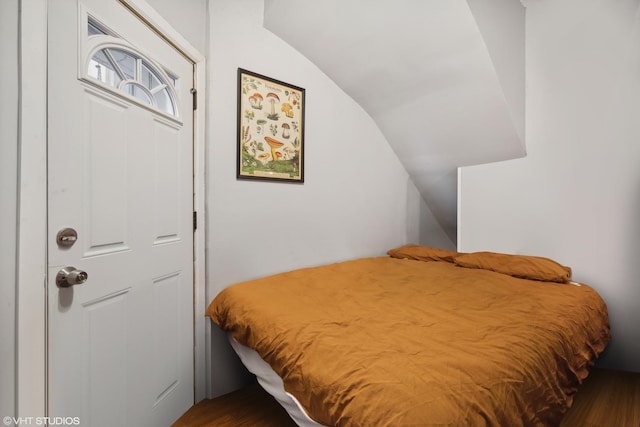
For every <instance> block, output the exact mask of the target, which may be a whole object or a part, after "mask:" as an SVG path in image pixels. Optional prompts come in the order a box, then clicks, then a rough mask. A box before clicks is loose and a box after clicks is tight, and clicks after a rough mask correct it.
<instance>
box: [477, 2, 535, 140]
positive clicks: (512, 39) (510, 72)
mask: <svg viewBox="0 0 640 427" xmlns="http://www.w3.org/2000/svg"><path fill="white" fill-rule="evenodd" d="M467 4H468V5H469V9H471V13H472V14H473V17H474V18H475V20H476V24H477V25H478V28H479V29H480V33H481V34H482V38H483V39H484V42H485V45H486V46H487V50H488V51H489V55H490V56H491V60H492V61H493V66H494V68H495V70H496V74H497V75H498V80H500V86H501V87H502V92H503V94H504V97H505V99H506V100H507V103H508V104H509V110H510V113H511V120H512V121H513V125H514V127H515V128H516V130H517V132H518V136H519V137H520V140H521V141H522V144H523V145H524V104H525V99H524V96H525V91H524V84H525V81H524V75H525V72H524V38H525V32H524V23H525V8H524V6H523V5H522V3H520V2H519V1H515V0H467Z"/></svg>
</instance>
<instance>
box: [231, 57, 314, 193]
mask: <svg viewBox="0 0 640 427" xmlns="http://www.w3.org/2000/svg"><path fill="white" fill-rule="evenodd" d="M304 92H305V90H304V89H302V88H300V87H297V86H293V85H291V84H288V83H284V82H281V81H279V80H275V79H272V78H269V77H266V76H263V75H260V74H256V73H253V72H251V71H247V70H243V69H242V68H238V156H237V167H238V173H237V178H238V179H258V180H272V181H288V182H300V183H303V182H304Z"/></svg>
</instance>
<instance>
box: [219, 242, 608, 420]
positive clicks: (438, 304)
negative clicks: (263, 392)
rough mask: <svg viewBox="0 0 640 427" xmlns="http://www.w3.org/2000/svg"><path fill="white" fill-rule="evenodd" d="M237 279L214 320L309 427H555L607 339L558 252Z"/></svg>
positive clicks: (597, 308) (587, 292)
mask: <svg viewBox="0 0 640 427" xmlns="http://www.w3.org/2000/svg"><path fill="white" fill-rule="evenodd" d="M388 255H389V256H382V257H373V258H363V259H356V260H351V261H345V262H339V263H335V264H330V265H325V266H318V267H311V268H305V269H300V270H295V271H290V272H286V273H281V274H277V275H274V276H270V277H265V278H262V279H258V280H252V281H249V282H244V283H239V284H236V285H233V286H230V287H228V288H226V289H225V290H223V291H222V292H221V293H220V294H218V296H217V297H216V298H215V299H214V300H213V301H212V302H211V304H210V306H209V308H208V309H207V315H208V316H210V317H211V319H212V320H213V322H214V323H216V324H217V325H218V326H219V327H220V328H221V329H222V330H224V331H227V333H228V335H229V338H230V340H231V342H232V345H233V347H234V349H235V350H236V352H238V354H239V355H240V357H241V359H242V361H243V363H245V364H246V365H247V366H248V367H249V369H250V370H251V371H252V372H254V373H256V374H257V376H258V379H259V381H260V383H261V384H262V385H263V386H264V387H265V389H267V391H269V392H270V393H272V394H274V396H276V397H277V398H278V400H279V401H280V402H281V403H282V404H283V406H284V407H285V409H287V411H288V412H289V413H290V414H291V416H292V418H293V419H294V420H295V421H296V423H298V424H299V425H310V426H320V425H326V426H436V425H438V426H443V425H446V426H484V425H487V426H551V425H558V424H559V422H560V420H561V419H562V416H563V414H564V413H565V412H566V410H567V409H568V408H569V407H570V406H571V403H572V400H573V396H574V394H575V392H576V390H577V387H578V385H579V384H580V383H581V382H582V380H584V378H586V376H587V375H588V372H589V369H590V367H591V366H592V365H593V363H594V361H595V360H596V358H597V357H598V355H599V354H600V353H601V352H602V351H603V350H604V348H605V347H606V345H607V343H608V342H609V340H610V329H609V321H608V315H607V308H606V305H605V303H604V301H603V300H602V298H601V297H600V296H599V295H598V293H597V292H596V291H595V290H594V289H593V288H591V287H589V286H588V285H585V284H580V283H576V282H572V281H571V269H570V268H569V267H566V266H563V265H561V264H559V263H557V262H555V261H553V260H550V259H548V258H541V257H533V256H522V255H509V254H498V253H493V252H475V253H467V254H460V253H456V252H453V251H447V250H443V249H437V248H429V247H425V246H416V245H406V246H402V247H400V248H396V249H393V250H390V251H389V252H388Z"/></svg>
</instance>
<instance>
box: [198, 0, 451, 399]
mask: <svg viewBox="0 0 640 427" xmlns="http://www.w3.org/2000/svg"><path fill="white" fill-rule="evenodd" d="M209 7H210V26H211V27H210V40H209V42H210V48H209V50H208V55H209V58H208V59H209V65H208V70H209V73H210V78H209V85H208V96H209V102H208V117H209V122H208V124H207V125H208V154H207V160H208V171H207V174H208V176H207V185H208V190H207V204H208V212H207V220H208V224H207V227H208V260H207V269H208V297H209V299H212V298H213V297H214V296H215V295H216V294H217V293H218V292H219V291H220V290H222V289H223V288H225V287H227V286H229V285H231V284H233V283H235V282H239V281H243V280H248V279H253V278H257V277H260V276H264V275H268V274H272V273H277V272H281V271H286V270H291V269H295V268H299V267H303V266H311V265H318V264H323V263H330V262H334V261H339V260H345V259H351V258H356V257H364V256H376V255H383V254H384V253H385V252H386V250H387V249H390V248H391V247H394V246H396V245H400V244H403V243H407V242H419V241H420V239H421V236H422V239H423V240H422V242H423V243H425V244H432V245H434V246H450V241H449V239H448V238H447V237H446V236H445V235H444V233H443V232H442V230H441V229H440V227H439V226H438V225H437V224H436V223H435V221H434V220H433V217H432V216H431V215H430V212H429V210H428V209H427V208H426V206H425V205H424V202H423V201H422V199H421V198H420V196H419V194H418V192H417V190H416V189H415V186H414V185H413V184H412V183H411V181H410V180H409V177H408V175H407V172H406V171H405V169H404V168H403V167H402V165H401V164H400V162H399V160H398V158H397V157H396V155H395V154H394V153H393V151H392V150H391V148H390V147H389V145H388V143H387V141H386V140H385V139H384V137H383V136H382V134H381V132H380V131H379V130H378V128H377V127H376V125H375V123H374V122H373V121H372V120H371V118H370V117H369V116H368V115H367V114H366V113H365V112H364V111H363V110H362V108H360V107H359V106H358V105H357V104H356V103H355V102H354V101H353V100H352V99H351V98H349V97H348V96H347V95H345V94H344V92H342V91H341V90H340V89H339V88H338V87H337V86H336V85H335V84H334V83H333V82H332V81H331V80H330V79H329V78H328V77H327V76H326V75H324V74H323V73H322V72H320V71H319V70H318V68H317V67H316V66H314V65H313V64H312V63H311V62H309V61H308V60H307V59H306V58H304V57H303V56H302V55H301V54H299V53H298V52H297V51H295V50H294V49H293V48H291V47H290V46H289V45H287V44H286V43H284V42H283V41H282V40H281V39H279V38H277V37H276V36H274V35H273V34H272V33H270V32H268V31H267V30H265V29H264V28H263V27H262V19H263V2H262V0H233V1H232V0H213V1H211V2H210V4H209ZM238 67H241V68H245V69H248V70H250V71H254V72H257V73H260V74H263V75H266V76H270V77H273V78H275V79H278V80H282V81H285V82H288V83H291V84H294V85H297V86H300V87H303V88H305V89H306V131H305V144H306V145H305V155H306V159H305V183H304V184H303V185H300V184H288V183H274V182H255V181H246V180H240V181H239V180H236V101H237V93H236V89H237V82H236V81H237V76H236V72H237V68H238ZM214 330H215V328H214ZM214 335H215V332H214ZM223 350H224V343H221V342H219V340H218V339H217V338H216V337H215V336H214V344H213V348H212V352H213V356H212V360H213V366H212V377H213V387H214V390H213V394H219V393H221V392H225V391H229V390H230V389H231V388H233V387H236V386H237V385H238V384H239V383H238V382H237V381H235V380H234V378H233V377H234V375H233V372H230V370H231V369H233V368H232V367H231V365H230V364H229V363H226V362H225V363H223V362H222V360H226V357H227V356H226V355H225V354H224V351H223ZM234 381H235V382H234Z"/></svg>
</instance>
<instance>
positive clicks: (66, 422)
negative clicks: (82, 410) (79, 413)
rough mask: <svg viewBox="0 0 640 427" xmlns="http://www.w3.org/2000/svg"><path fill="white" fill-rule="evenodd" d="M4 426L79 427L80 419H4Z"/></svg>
mask: <svg viewBox="0 0 640 427" xmlns="http://www.w3.org/2000/svg"><path fill="white" fill-rule="evenodd" d="M2 422H3V423H4V425H6V426H11V425H15V426H44V425H50V426H79V425H80V417H4V418H3V419H2Z"/></svg>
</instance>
